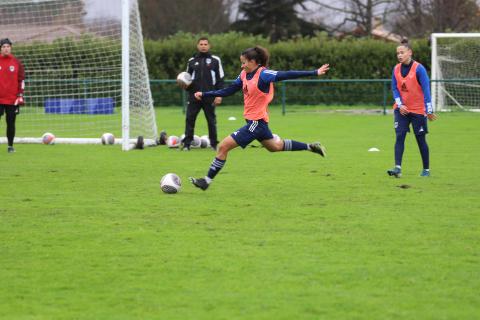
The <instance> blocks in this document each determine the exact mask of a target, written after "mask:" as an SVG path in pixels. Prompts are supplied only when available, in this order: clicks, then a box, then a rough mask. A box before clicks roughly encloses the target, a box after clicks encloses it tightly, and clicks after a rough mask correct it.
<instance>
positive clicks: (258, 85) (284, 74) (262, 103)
mask: <svg viewBox="0 0 480 320" xmlns="http://www.w3.org/2000/svg"><path fill="white" fill-rule="evenodd" d="M268 60H269V53H268V51H267V50H266V49H265V48H262V47H259V46H256V47H254V48H248V49H246V50H245V51H243V52H242V54H241V55H240V62H241V64H242V69H243V70H242V72H241V73H240V75H239V76H238V77H237V79H236V80H235V82H234V83H233V84H232V85H230V86H229V87H227V88H225V89H221V90H216V91H207V92H195V98H196V99H198V100H201V99H202V98H207V97H226V96H229V95H232V94H234V93H235V92H237V91H239V90H242V91H243V98H244V112H243V117H244V118H245V121H246V125H245V126H243V127H241V128H240V129H238V130H237V131H235V132H234V133H232V134H231V135H229V136H227V137H226V138H225V139H223V140H222V141H221V142H220V144H219V146H218V150H217V154H216V157H215V159H214V160H213V162H212V164H211V165H210V169H209V170H208V173H207V175H206V176H205V177H204V178H190V181H191V182H192V183H193V184H194V185H195V186H196V187H198V188H200V189H202V190H206V189H207V188H208V186H209V185H210V183H212V181H213V178H214V177H215V176H216V175H217V174H218V172H220V170H221V169H222V168H223V166H224V165H225V162H226V161H227V155H228V152H229V151H230V150H232V149H234V148H236V147H238V146H240V147H242V148H245V147H246V146H247V145H248V144H249V143H250V142H252V141H253V140H258V141H259V142H260V143H261V144H262V145H263V146H264V147H265V148H266V149H267V150H268V151H271V152H277V151H302V150H309V151H311V152H314V153H317V154H319V155H321V156H322V157H324V156H325V149H324V147H323V146H322V145H321V144H320V143H319V142H314V143H310V144H307V143H303V142H299V141H295V140H290V139H283V140H280V139H274V138H273V135H272V132H271V131H270V128H269V127H268V121H269V116H268V104H269V103H270V102H271V101H272V99H273V93H274V92H273V91H274V88H273V82H277V81H282V80H287V79H295V78H299V77H307V76H321V75H323V74H325V73H326V72H327V71H328V69H329V66H328V64H324V65H323V66H321V67H320V68H318V69H315V70H311V71H274V70H269V69H267V67H268Z"/></svg>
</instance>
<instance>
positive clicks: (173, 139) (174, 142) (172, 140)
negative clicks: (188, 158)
mask: <svg viewBox="0 0 480 320" xmlns="http://www.w3.org/2000/svg"><path fill="white" fill-rule="evenodd" d="M167 146H168V147H169V148H178V147H179V146H180V138H179V137H177V136H169V137H168V138H167Z"/></svg>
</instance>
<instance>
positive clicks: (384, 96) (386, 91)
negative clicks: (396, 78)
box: [383, 80, 388, 115]
mask: <svg viewBox="0 0 480 320" xmlns="http://www.w3.org/2000/svg"><path fill="white" fill-rule="evenodd" d="M387 82H388V81H387V80H385V81H383V114H384V115H386V114H387V95H388V86H387Z"/></svg>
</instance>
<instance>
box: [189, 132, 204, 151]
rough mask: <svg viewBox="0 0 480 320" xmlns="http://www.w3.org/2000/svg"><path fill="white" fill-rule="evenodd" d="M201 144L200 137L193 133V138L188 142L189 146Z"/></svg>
mask: <svg viewBox="0 0 480 320" xmlns="http://www.w3.org/2000/svg"><path fill="white" fill-rule="evenodd" d="M201 145H202V140H201V139H200V137H199V136H197V135H194V136H193V140H192V142H191V143H190V146H191V147H192V148H200V147H201Z"/></svg>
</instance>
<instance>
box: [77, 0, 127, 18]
mask: <svg viewBox="0 0 480 320" xmlns="http://www.w3.org/2000/svg"><path fill="white" fill-rule="evenodd" d="M121 5H122V0H85V10H86V11H87V15H86V18H87V19H95V18H120V17H121V14H122V9H121Z"/></svg>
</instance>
